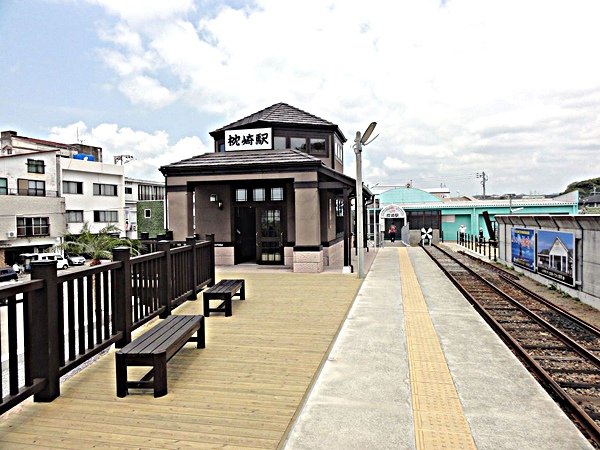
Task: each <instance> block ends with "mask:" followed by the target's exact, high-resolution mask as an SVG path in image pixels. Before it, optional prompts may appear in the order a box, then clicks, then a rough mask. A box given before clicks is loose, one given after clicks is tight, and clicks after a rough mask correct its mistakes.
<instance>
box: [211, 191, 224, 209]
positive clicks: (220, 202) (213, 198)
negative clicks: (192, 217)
mask: <svg viewBox="0 0 600 450" xmlns="http://www.w3.org/2000/svg"><path fill="white" fill-rule="evenodd" d="M208 200H210V201H211V202H217V207H218V208H219V209H223V200H219V197H218V196H217V194H210V197H208Z"/></svg>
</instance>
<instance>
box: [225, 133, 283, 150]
mask: <svg viewBox="0 0 600 450" xmlns="http://www.w3.org/2000/svg"><path fill="white" fill-rule="evenodd" d="M271 137H272V129H271V128H253V129H246V130H228V131H225V150H227V151H229V150H268V149H271V148H272V139H271Z"/></svg>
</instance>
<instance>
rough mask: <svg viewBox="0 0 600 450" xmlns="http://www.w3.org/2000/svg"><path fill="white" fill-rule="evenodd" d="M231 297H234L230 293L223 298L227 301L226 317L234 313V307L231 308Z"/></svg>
mask: <svg viewBox="0 0 600 450" xmlns="http://www.w3.org/2000/svg"><path fill="white" fill-rule="evenodd" d="M231 297H232V296H231V295H228V296H227V297H225V299H224V300H223V301H224V302H225V317H230V316H231V315H232V314H233V312H232V308H231Z"/></svg>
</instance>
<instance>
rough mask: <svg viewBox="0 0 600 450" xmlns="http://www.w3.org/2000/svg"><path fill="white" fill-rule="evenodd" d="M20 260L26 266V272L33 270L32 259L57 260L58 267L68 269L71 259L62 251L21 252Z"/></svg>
mask: <svg viewBox="0 0 600 450" xmlns="http://www.w3.org/2000/svg"><path fill="white" fill-rule="evenodd" d="M19 260H20V261H21V263H22V264H23V267H25V271H26V272H30V271H31V262H32V261H56V268H57V269H68V268H69V261H67V260H66V259H65V257H64V256H63V255H61V254H60V253H21V254H20V255H19Z"/></svg>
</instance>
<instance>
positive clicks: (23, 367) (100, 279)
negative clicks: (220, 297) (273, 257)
mask: <svg viewBox="0 0 600 450" xmlns="http://www.w3.org/2000/svg"><path fill="white" fill-rule="evenodd" d="M214 274H215V271H214V240H213V239H212V237H209V239H207V240H203V241H198V240H197V239H196V238H195V237H192V238H188V239H187V240H186V241H185V242H178V243H173V242H171V241H158V242H157V243H156V251H153V252H152V253H148V254H145V255H142V256H137V257H133V258H131V257H130V250H129V248H128V247H118V248H116V249H114V250H113V261H112V262H108V263H104V264H101V265H98V266H94V267H89V268H86V269H82V270H78V271H73V272H71V273H65V274H61V275H57V271H56V263H55V262H54V261H39V262H37V261H36V262H34V263H32V272H31V281H26V282H21V283H16V284H12V285H9V286H4V287H0V301H1V303H0V305H1V306H0V336H1V337H2V346H4V347H5V348H1V347H0V355H2V360H3V361H2V374H3V375H7V376H5V377H2V378H4V379H6V380H7V381H3V379H2V378H0V392H1V393H2V395H1V397H2V400H1V402H0V414H2V413H4V412H6V411H8V410H9V409H11V408H12V407H14V406H15V405H17V404H19V403H20V402H22V401H24V400H25V399H27V398H28V397H30V396H32V395H33V397H34V401H42V402H47V401H52V400H53V399H55V398H56V397H58V396H59V395H60V377H61V376H63V375H65V374H67V373H68V372H70V371H71V370H73V369H75V368H76V367H78V366H80V365H81V364H83V363H84V362H86V361H88V360H89V359H90V358H92V357H93V356H95V355H97V354H98V353H100V352H102V351H103V350H105V349H107V348H108V347H110V346H111V345H112V344H115V345H116V346H117V347H122V346H124V345H126V344H128V343H129V342H131V332H132V331H133V330H135V329H136V328H138V327H140V326H141V325H143V324H144V323H146V322H148V321H149V320H151V319H153V318H154V317H156V316H160V317H161V318H164V317H167V316H168V315H169V314H171V311H172V310H173V309H174V308H176V307H177V306H179V305H181V304H182V303H184V302H185V301H187V300H195V299H196V295H197V293H198V292H199V291H200V290H201V289H202V288H203V287H205V286H212V285H214V283H215V279H214V278H215V275H214Z"/></svg>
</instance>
